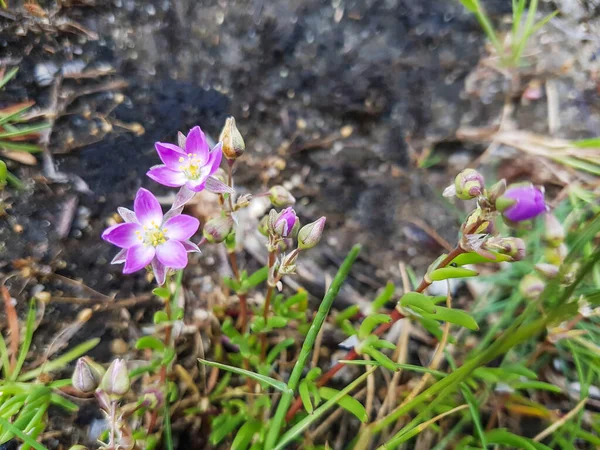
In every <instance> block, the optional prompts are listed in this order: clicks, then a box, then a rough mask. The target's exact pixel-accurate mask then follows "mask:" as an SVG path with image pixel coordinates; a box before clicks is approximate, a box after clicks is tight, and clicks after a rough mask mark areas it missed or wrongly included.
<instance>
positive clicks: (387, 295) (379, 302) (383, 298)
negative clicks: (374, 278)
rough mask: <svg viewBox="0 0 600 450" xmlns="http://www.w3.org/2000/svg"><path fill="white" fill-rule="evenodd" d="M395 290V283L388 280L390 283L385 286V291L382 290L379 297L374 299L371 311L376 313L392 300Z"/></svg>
mask: <svg viewBox="0 0 600 450" xmlns="http://www.w3.org/2000/svg"><path fill="white" fill-rule="evenodd" d="M395 290H396V286H394V283H392V282H391V281H388V283H387V284H386V285H385V287H384V288H383V291H381V294H379V295H378V296H377V298H375V300H373V303H371V311H372V312H373V313H376V312H377V311H379V310H380V309H381V308H383V306H384V305H385V304H386V303H387V302H389V301H390V299H391V298H392V296H393V295H394V291H395Z"/></svg>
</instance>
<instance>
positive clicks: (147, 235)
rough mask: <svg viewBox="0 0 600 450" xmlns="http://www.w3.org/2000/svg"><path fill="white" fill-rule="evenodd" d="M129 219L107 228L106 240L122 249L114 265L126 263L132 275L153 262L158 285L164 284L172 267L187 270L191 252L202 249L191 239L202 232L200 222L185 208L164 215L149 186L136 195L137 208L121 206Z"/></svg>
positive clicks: (120, 212) (124, 218)
mask: <svg viewBox="0 0 600 450" xmlns="http://www.w3.org/2000/svg"><path fill="white" fill-rule="evenodd" d="M118 211H119V214H120V215H121V217H122V218H123V220H124V221H125V223H121V224H118V225H114V226H112V227H109V228H107V229H106V230H104V233H102V239H104V240H105V241H107V242H110V243H111V244H113V245H116V246H117V247H120V248H121V249H122V250H121V251H120V252H119V253H117V255H116V256H115V258H114V259H113V260H112V264H120V263H123V262H124V263H125V266H124V267H123V273H125V274H129V273H133V272H137V271H138V270H140V269H143V268H144V267H146V266H147V265H149V264H151V265H152V270H153V271H154V276H155V277H156V281H157V282H158V284H164V282H165V278H166V273H167V270H168V269H183V268H184V267H185V266H186V265H187V262H188V258H187V253H188V252H199V251H200V249H199V248H198V246H197V245H196V244H194V243H192V242H191V241H189V239H190V238H191V237H192V236H193V235H194V233H196V231H198V227H199V226H200V222H199V221H198V219H196V218H195V217H192V216H188V215H185V214H181V208H177V209H171V210H170V211H169V212H167V214H165V215H164V216H163V212H162V208H161V206H160V203H159V202H158V200H157V199H156V197H155V196H154V195H153V194H152V193H151V192H150V191H148V190H147V189H143V188H142V189H140V190H139V191H138V193H137V195H136V196H135V201H134V204H133V211H131V210H129V209H127V208H119V209H118Z"/></svg>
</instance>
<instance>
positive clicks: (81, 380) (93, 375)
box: [71, 356, 105, 394]
mask: <svg viewBox="0 0 600 450" xmlns="http://www.w3.org/2000/svg"><path fill="white" fill-rule="evenodd" d="M104 373H105V370H104V368H103V367H102V366H101V365H100V364H98V363H96V362H94V360H92V359H91V358H88V357H87V356H84V357H82V358H79V359H78V360H77V362H76V363H75V370H74V371H73V376H72V377H71V382H72V383H73V387H74V388H75V389H77V390H78V391H80V392H83V393H85V394H89V393H91V392H94V391H95V390H96V389H97V388H98V386H99V385H100V382H101V381H102V377H103V376H104Z"/></svg>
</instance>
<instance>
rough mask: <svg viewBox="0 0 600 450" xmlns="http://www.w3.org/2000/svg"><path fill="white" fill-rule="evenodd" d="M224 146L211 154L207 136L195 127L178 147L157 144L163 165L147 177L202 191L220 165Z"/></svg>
mask: <svg viewBox="0 0 600 450" xmlns="http://www.w3.org/2000/svg"><path fill="white" fill-rule="evenodd" d="M181 136H182V137H183V135H181ZM184 141H185V142H184ZM221 147H222V143H221V142H219V143H218V144H217V145H215V147H214V148H213V149H212V151H210V149H209V147H208V143H207V142H206V137H205V136H204V133H203V132H202V130H201V129H200V127H198V126H196V127H194V128H192V129H191V130H190V132H189V133H188V135H187V137H186V138H185V139H181V140H180V145H179V146H177V145H174V144H167V143H163V142H157V143H156V144H155V148H156V151H157V152H158V156H159V157H160V159H161V160H162V162H163V163H164V164H161V165H158V166H154V167H152V168H150V170H149V171H148V173H147V175H148V176H149V177H150V178H152V179H153V180H154V181H156V182H157V183H160V184H163V185H165V186H169V187H182V186H185V187H186V188H187V189H189V190H190V191H193V192H200V191H202V190H203V189H204V188H205V187H206V183H207V181H209V177H210V176H211V175H212V174H214V173H215V172H216V171H217V169H218V168H219V165H220V164H221V158H222V156H223V153H222V151H221Z"/></svg>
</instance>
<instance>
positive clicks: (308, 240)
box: [298, 217, 327, 250]
mask: <svg viewBox="0 0 600 450" xmlns="http://www.w3.org/2000/svg"><path fill="white" fill-rule="evenodd" d="M326 220H327V219H326V218H325V217H321V218H320V219H317V220H315V221H314V222H312V223H309V224H307V225H304V226H303V227H302V228H300V231H299V232H298V248H300V249H302V250H306V249H309V248H313V247H314V246H315V245H317V244H318V243H319V241H320V240H321V236H323V228H325V221H326Z"/></svg>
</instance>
